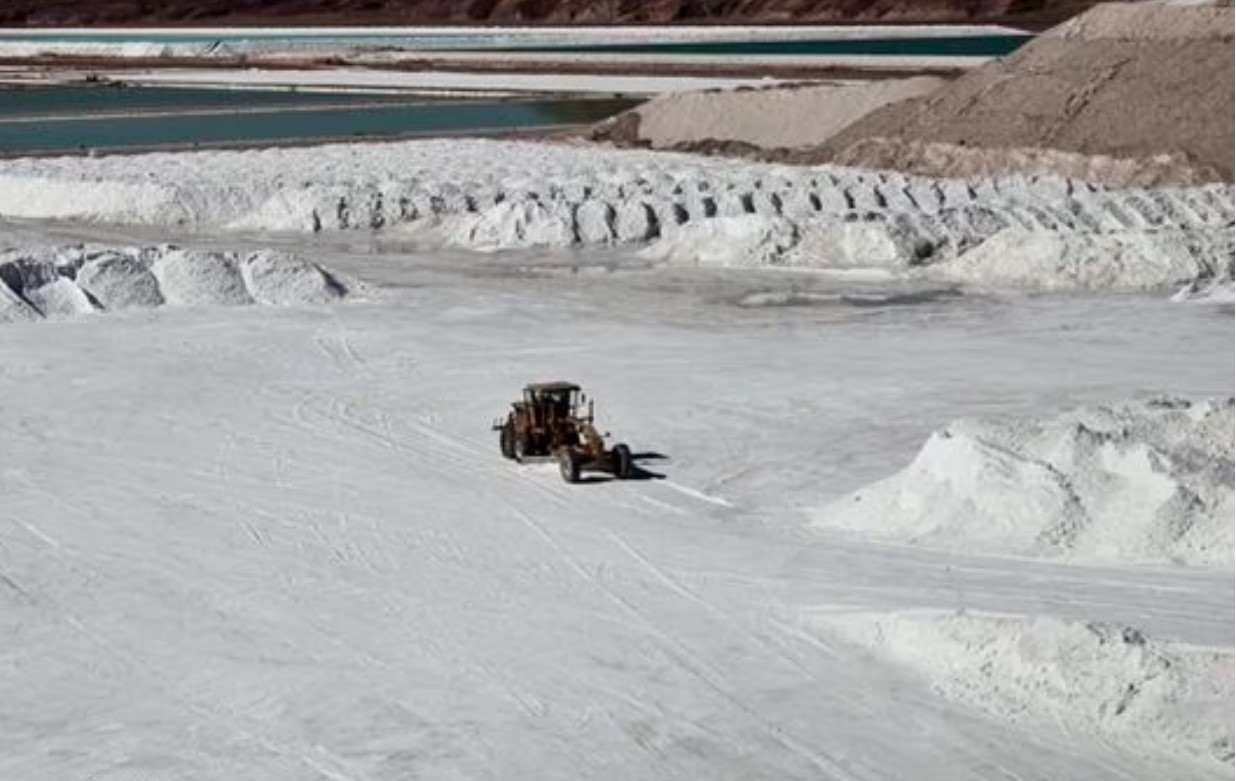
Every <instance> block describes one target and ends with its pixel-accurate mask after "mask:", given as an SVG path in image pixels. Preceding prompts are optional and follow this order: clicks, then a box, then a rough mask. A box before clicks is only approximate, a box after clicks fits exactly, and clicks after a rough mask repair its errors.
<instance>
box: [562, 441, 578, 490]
mask: <svg viewBox="0 0 1236 781" xmlns="http://www.w3.org/2000/svg"><path fill="white" fill-rule="evenodd" d="M558 471H559V472H561V473H562V479H563V480H565V481H567V482H568V483H578V482H579V454H578V453H576V452H575V451H574V450H572V449H571V448H569V447H564V448H562V450H559V451H558Z"/></svg>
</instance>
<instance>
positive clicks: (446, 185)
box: [0, 139, 1236, 303]
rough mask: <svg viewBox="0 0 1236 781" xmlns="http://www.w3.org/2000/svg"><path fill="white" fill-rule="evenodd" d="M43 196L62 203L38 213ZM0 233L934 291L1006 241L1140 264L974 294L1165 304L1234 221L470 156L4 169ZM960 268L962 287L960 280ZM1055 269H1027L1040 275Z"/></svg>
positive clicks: (683, 168) (1136, 193)
mask: <svg viewBox="0 0 1236 781" xmlns="http://www.w3.org/2000/svg"><path fill="white" fill-rule="evenodd" d="M109 183H111V184H115V185H116V186H117V187H120V186H124V187H130V186H131V187H134V188H139V189H141V192H142V194H143V198H144V199H146V200H143V199H136V196H135V197H134V198H132V199H131V198H126V199H124V200H123V202H122V203H121V204H120V205H119V206H118V205H117V203H116V199H115V197H114V192H113V190H110V189H108V187H107V186H105V185H109ZM10 185H11V186H10ZM43 185H46V187H47V188H48V190H47V192H48V193H51V194H53V195H54V196H55V197H44V196H46V193H44V194H43V195H40V194H39V193H38V190H39V187H41V186H43ZM121 207H123V208H121ZM0 214H3V215H9V216H14V217H25V218H36V219H75V220H86V221H104V222H145V223H151V224H167V225H177V226H179V227H181V228H182V229H186V230H189V229H194V230H200V231H214V230H233V229H245V230H301V231H333V230H349V231H387V232H391V231H393V232H400V233H407V234H408V235H409V238H411V239H413V240H423V241H426V242H429V243H445V244H448V245H451V246H458V247H464V248H471V249H480V250H497V249H505V248H526V247H551V248H566V247H576V246H581V245H585V246H595V245H616V244H628V243H645V242H650V241H657V240H660V241H662V242H663V244H662V246H661V247H660V248H658V249H654V250H652V251H651V254H652V255H654V256H658V255H659V256H663V257H664V258H665V259H666V260H667V262H692V263H695V262H701V261H702V262H705V263H710V264H722V263H724V264H726V265H737V266H745V265H747V266H749V265H761V264H767V265H785V266H799V267H809V268H833V267H845V268H850V267H855V266H868V267H878V268H882V269H886V270H887V269H900V270H906V269H909V268H911V267H914V268H916V269H918V270H919V271H917V272H916V273H919V272H921V273H930V272H931V271H932V270H933V269H943V270H944V272H945V273H947V272H948V271H949V269H948V268H945V267H944V266H942V265H941V264H943V263H946V262H948V261H950V260H951V259H953V258H955V257H956V256H957V255H959V254H961V253H965V252H966V251H968V250H971V249H972V248H974V247H976V246H979V245H981V244H982V243H984V242H986V241H988V240H989V239H991V238H992V237H993V236H996V235H997V234H999V233H1000V232H1001V231H1004V230H1015V231H1025V232H1027V233H1033V234H1035V236H1034V237H1033V238H1034V240H1035V241H1038V242H1039V244H1038V246H1040V247H1043V248H1047V250H1050V251H1051V252H1056V251H1059V252H1064V253H1072V254H1074V255H1076V254H1079V253H1081V254H1086V253H1090V254H1095V253H1099V252H1107V251H1109V250H1110V251H1113V252H1117V253H1123V254H1124V255H1130V256H1131V253H1132V254H1137V255H1138V257H1139V258H1140V260H1139V261H1138V262H1137V263H1133V262H1132V261H1131V260H1130V261H1129V262H1123V261H1121V262H1120V263H1115V264H1112V263H1109V264H1108V266H1107V267H1108V268H1109V269H1110V270H1111V273H1109V274H1090V273H1089V271H1090V269H1092V268H1098V266H1097V265H1096V264H1094V263H1087V264H1085V265H1086V267H1087V274H1088V275H1086V276H1083V277H1078V276H1076V275H1073V276H1069V275H1062V274H1057V275H1056V276H1055V277H1054V278H1052V279H1051V280H1049V281H1048V282H1047V283H1046V284H1040V282H1039V280H1037V279H1035V278H1034V277H1033V274H1031V273H1030V272H1029V271H1027V270H1026V269H1025V268H1021V267H1018V266H1017V265H1016V263H1014V264H1013V266H1014V268H1012V269H1011V270H1009V271H1006V272H998V273H997V272H994V271H991V269H992V268H994V266H995V265H996V262H997V261H1000V258H999V253H998V252H997V251H996V248H998V247H1000V246H1002V242H1003V244H1004V245H1008V244H1011V243H1015V241H1013V239H1012V238H1010V237H1016V236H1020V235H1022V234H1014V233H1010V234H1008V235H1007V236H1005V237H1004V238H1002V239H997V240H996V241H995V243H993V244H991V245H990V247H989V251H988V255H989V256H990V257H989V258H988V260H989V261H990V262H988V261H982V262H980V261H981V260H982V258H983V254H982V252H980V254H979V255H976V256H975V257H973V258H971V259H970V260H969V261H967V263H968V264H972V265H973V266H974V269H973V273H975V274H979V276H981V277H983V279H981V280H980V281H983V280H990V279H995V280H996V281H997V282H998V281H999V279H997V278H996V277H992V275H993V274H996V276H997V277H999V275H1000V274H1003V278H1005V280H1006V281H1007V282H1008V283H1010V284H1012V283H1016V284H1031V285H1034V286H1046V287H1070V286H1073V287H1076V286H1083V287H1084V286H1091V287H1098V286H1101V285H1107V284H1110V285H1111V286H1113V287H1123V288H1130V287H1131V288H1137V289H1144V288H1147V287H1154V286H1162V287H1164V288H1170V289H1173V290H1175V289H1176V288H1178V287H1179V286H1180V285H1181V284H1183V283H1186V282H1190V281H1193V280H1189V279H1187V278H1184V279H1182V278H1181V276H1180V274H1178V273H1176V270H1178V268H1183V266H1180V264H1175V265H1172V264H1168V265H1167V266H1165V265H1164V264H1163V263H1162V262H1161V261H1160V260H1159V259H1157V258H1156V257H1155V252H1156V251H1157V250H1158V249H1159V248H1163V249H1164V251H1166V252H1168V253H1169V254H1171V253H1176V254H1171V257H1177V255H1178V250H1179V249H1180V248H1181V247H1184V248H1185V249H1186V250H1187V252H1189V253H1191V254H1192V255H1193V256H1196V257H1195V258H1194V259H1195V260H1197V262H1196V263H1193V266H1195V267H1197V268H1199V269H1203V268H1221V267H1224V266H1227V267H1230V266H1231V262H1230V259H1231V257H1232V253H1233V248H1232V244H1231V242H1230V241H1225V240H1220V239H1216V238H1215V236H1218V235H1219V234H1220V233H1222V232H1230V230H1231V225H1232V222H1233V219H1236V207H1234V205H1233V197H1232V188H1231V187H1230V186H1226V185H1209V186H1204V187H1189V188H1163V189H1156V190H1120V191H1117V190H1108V189H1105V188H1103V187H1099V186H1095V185H1092V184H1089V183H1087V182H1083V181H1078V180H1074V179H1068V178H1064V177H1059V176H1022V175H1010V176H992V177H983V178H972V179H932V178H926V177H919V176H905V175H902V174H897V173H892V172H877V171H867V170H859V169H853V168H842V167H837V166H823V167H815V168H794V167H787V166H772V165H756V164H751V163H745V162H739V161H733V160H718V159H709V158H701V157H693V156H687V155H677V154H671V153H665V152H657V153H651V152H645V151H617V150H603V149H598V148H595V147H581V146H567V145H551V144H529V143H522V142H499V141H493V140H481V139H478V140H451V141H410V142H399V143H392V144H364V145H352V146H346V145H345V146H339V145H327V146H321V147H314V148H311V149H305V148H294V149H268V150H252V151H246V152H200V153H176V154H150V155H133V156H124V157H123V158H121V157H107V156H104V157H99V158H85V159H82V158H71V159H69V158H60V159H57V158H39V159H21V160H7V161H0ZM717 220H721V221H722V222H717V223H716V224H710V223H713V222H714V221H717ZM726 220H728V222H725V221H726ZM694 226H700V227H694ZM771 226H776V227H775V228H774V227H771ZM1143 232H1151V233H1161V234H1162V236H1161V237H1160V238H1155V237H1141V236H1140V235H1139V234H1141V233H1143ZM1173 232H1174V233H1173ZM774 234H775V235H774ZM1039 234H1042V235H1041V236H1040V235H1039ZM1108 234H1114V235H1115V238H1111V237H1109V236H1108ZM1057 236H1058V237H1059V238H1056V237H1057ZM1074 237H1076V238H1074ZM1172 237H1179V239H1180V241H1179V242H1176V240H1175V238H1172ZM693 242H694V243H695V244H696V245H697V246H691V244H692V243H693ZM726 242H733V243H732V245H731V246H726ZM1136 247H1141V248H1142V249H1139V250H1137V252H1134V248H1136ZM1078 248H1080V249H1078ZM1023 254H1024V253H1023ZM1203 256H1204V257H1203ZM1186 260H1187V259H1186ZM176 262H177V261H175V260H174V259H168V260H167V261H166V262H164V263H162V264H159V266H158V268H160V269H161V268H163V267H164V266H168V268H167V269H166V274H168V275H169V276H168V282H167V284H169V285H171V288H173V289H174V291H175V290H180V292H177V293H175V294H176V295H182V296H186V297H188V299H191V300H194V301H196V300H199V299H201V297H202V296H206V299H202V300H207V301H217V302H219V303H223V301H222V300H218V296H223V297H224V298H236V299H243V298H244V297H245V291H244V290H243V289H242V286H241V285H240V283H239V282H238V281H237V279H236V273H235V269H231V270H229V267H228V263H227V262H226V261H223V260H218V259H216V260H215V261H209V262H206V261H202V262H198V261H193V262H190V263H189V265H187V266H186V267H185V268H184V269H183V270H180V269H173V268H171V267H170V266H169V265H168V264H172V265H174V264H175V263H176ZM1000 262H1003V261H1000ZM1019 262H1021V261H1019ZM1079 262H1080V261H1079ZM1182 262H1183V261H1182ZM967 263H963V264H961V265H959V266H956V267H955V268H956V271H955V273H956V274H958V275H961V276H965V274H967V273H971V271H972V270H971V267H970V265H967ZM1023 265H1025V263H1024V262H1023ZM1048 266H1049V262H1048V261H1047V260H1042V261H1041V262H1037V263H1036V264H1033V268H1035V269H1038V270H1040V271H1044V272H1045V273H1047V274H1049V275H1050V274H1051V273H1053V269H1051V268H1049V267H1048ZM927 267H930V268H927ZM153 269H154V267H152V270H153ZM1156 269H1157V270H1158V271H1157V272H1156ZM1165 269H1166V271H1167V272H1168V273H1162V272H1163V271H1164V270H1165ZM182 271H183V273H181V272H182ZM1126 272H1127V274H1128V275H1129V278H1127V279H1126V278H1125V275H1126ZM1152 272H1153V273H1152ZM100 273H101V272H100ZM115 273H118V274H121V275H122V276H123V274H124V273H127V272H124V270H123V269H120V268H117V270H116V272H115ZM160 273H163V272H160ZM1156 273H1158V274H1159V275H1158V276H1156V275H1155V274H1156ZM1201 273H1202V272H1200V271H1199V274H1201ZM186 274H187V275H188V276H185V275H186ZM198 275H214V276H212V277H211V278H209V279H200V280H198V279H197V276H198ZM195 280H197V281H195ZM229 280H230V281H229ZM1018 280H1020V281H1018ZM225 282H226V284H225ZM100 284H102V283H101V282H100ZM160 284H162V283H160ZM126 286H127V283H122V284H121V287H122V288H124V287H126ZM178 286H187V287H184V288H183V290H182V289H181V287H178ZM174 291H173V292H174Z"/></svg>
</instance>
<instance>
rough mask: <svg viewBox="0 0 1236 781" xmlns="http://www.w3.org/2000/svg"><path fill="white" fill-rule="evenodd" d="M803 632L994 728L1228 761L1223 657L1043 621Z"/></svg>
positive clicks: (896, 619) (1225, 652) (946, 618)
mask: <svg viewBox="0 0 1236 781" xmlns="http://www.w3.org/2000/svg"><path fill="white" fill-rule="evenodd" d="M809 621H810V622H811V624H812V625H813V626H814V627H815V628H818V629H819V630H820V631H823V632H824V633H826V634H828V635H830V636H832V637H837V638H839V639H841V640H843V641H846V642H849V643H851V644H854V645H858V646H860V647H862V648H865V649H867V650H869V651H871V652H873V653H874V654H875V655H877V656H879V657H882V658H884V659H886V660H887V661H890V662H893V663H895V664H898V665H902V666H904V667H906V668H907V669H909V670H911V671H913V672H914V673H915V674H917V675H918V676H920V677H921V678H922V679H924V680H925V682H926V683H927V684H928V685H929V686H930V687H931V688H932V689H933V690H934V691H935V692H936V693H937V694H939V695H940V696H942V697H944V698H946V699H949V700H953V701H955V702H960V703H964V704H966V705H969V706H973V707H977V708H979V709H981V710H983V711H985V712H987V713H989V714H991V715H993V716H995V717H997V718H1000V719H1005V720H1008V721H1011V722H1013V723H1017V724H1025V725H1033V726H1037V727H1039V728H1043V729H1064V730H1067V731H1068V732H1070V733H1081V734H1083V735H1095V736H1099V737H1101V738H1103V739H1105V740H1109V741H1112V742H1114V743H1118V744H1121V745H1122V746H1123V747H1124V748H1125V749H1126V750H1133V751H1139V752H1145V753H1147V754H1149V753H1151V752H1163V753H1169V754H1176V755H1179V756H1183V757H1187V758H1189V759H1192V760H1195V761H1200V762H1207V761H1209V762H1225V763H1228V764H1230V763H1231V762H1232V747H1233V714H1232V698H1233V679H1232V652H1231V650H1230V649H1211V648H1199V647H1194V646H1187V645H1182V644H1176V643H1161V642H1156V641H1154V640H1150V639H1147V638H1146V637H1145V636H1144V635H1143V634H1142V633H1141V632H1139V631H1137V630H1136V629H1133V628H1130V627H1120V626H1110V625H1104V624H1097V623H1081V622H1076V621H1064V620H1061V619H1056V618H1047V617H1033V618H1029V617H1021V616H1001V615H991V614H981V613H980V614H975V613H945V612H936V611H912V612H902V613H868V612H830V613H818V614H815V615H813V616H812V617H811V618H810V619H809Z"/></svg>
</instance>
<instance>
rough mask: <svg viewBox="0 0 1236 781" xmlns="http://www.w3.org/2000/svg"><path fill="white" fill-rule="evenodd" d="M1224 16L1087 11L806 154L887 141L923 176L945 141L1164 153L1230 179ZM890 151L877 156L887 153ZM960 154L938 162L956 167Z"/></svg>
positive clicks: (1229, 55) (855, 155)
mask: <svg viewBox="0 0 1236 781" xmlns="http://www.w3.org/2000/svg"><path fill="white" fill-rule="evenodd" d="M1234 21H1236V17H1234V16H1233V12H1232V9H1230V8H1188V7H1180V8H1172V7H1163V6H1121V7H1115V6H1108V7H1102V8H1098V9H1094V10H1093V11H1091V12H1089V13H1088V14H1087V15H1086V16H1084V17H1081V18H1080V19H1078V20H1077V21H1075V22H1071V23H1067V24H1065V25H1062V26H1061V27H1060V28H1057V29H1056V30H1054V31H1053V32H1051V33H1049V34H1046V35H1044V36H1041V37H1040V38H1038V39H1036V40H1035V41H1033V42H1031V43H1030V44H1028V45H1026V46H1024V47H1022V48H1021V49H1020V50H1018V51H1017V52H1016V53H1014V54H1013V55H1011V56H1009V57H1006V58H1003V59H1001V60H998V61H995V62H992V63H990V64H988V65H985V66H983V67H980V68H977V69H975V70H973V71H970V72H968V73H966V74H965V75H963V76H962V77H961V78H959V79H957V80H955V81H953V82H952V83H950V84H949V85H948V86H947V87H945V88H943V89H941V90H939V91H937V92H935V93H932V94H930V95H928V96H925V97H922V98H916V99H913V100H910V101H905V102H903V103H898V104H894V105H891V106H887V107H885V108H882V109H878V110H876V111H874V112H872V113H871V114H868V115H867V116H866V117H864V118H863V119H861V120H859V121H858V122H856V123H854V124H853V125H851V126H849V127H848V128H846V129H845V130H843V131H841V132H840V133H838V134H837V135H835V136H833V137H832V138H830V139H829V140H828V141H827V142H826V143H825V144H824V145H823V146H822V147H821V148H820V149H819V150H817V154H816V157H817V158H818V159H836V158H838V157H845V158H847V159H848V160H849V161H850V162H853V163H863V162H864V156H863V155H862V154H860V153H859V151H861V150H858V149H857V148H856V145H860V144H863V143H864V142H869V140H870V139H872V138H886V139H895V140H898V141H902V142H905V143H904V144H903V146H902V148H901V149H900V150H899V151H897V152H895V153H894V154H893V155H892V157H895V158H896V160H897V162H898V163H899V164H900V167H903V168H909V169H911V170H919V171H923V172H940V171H939V160H940V158H939V156H938V155H936V156H935V157H934V158H933V155H932V154H930V150H931V148H932V145H937V151H938V145H952V146H955V147H963V148H970V149H973V148H980V149H988V150H990V149H1010V148H1019V149H1025V148H1034V149H1052V150H1058V151H1061V152H1070V153H1079V154H1084V155H1105V156H1111V157H1113V158H1123V159H1130V158H1133V159H1136V158H1149V157H1154V156H1158V155H1166V156H1171V157H1175V158H1178V159H1180V160H1182V161H1187V162H1188V163H1189V164H1191V165H1192V166H1193V167H1195V168H1196V169H1197V170H1202V169H1206V170H1210V171H1214V172H1217V174H1218V175H1219V176H1221V177H1222V178H1224V179H1226V180H1231V178H1232V172H1233V145H1234V140H1233V123H1232V116H1233V70H1234V68H1236V60H1234V57H1233V22H1234ZM889 146H890V145H888V144H885V146H884V148H883V149H879V150H875V155H876V156H877V157H879V158H885V159H887V158H889V157H890V149H889ZM892 146H895V144H893V145H892ZM961 157H964V155H953V156H952V158H953V159H952V160H950V161H948V162H947V165H948V166H950V167H952V168H953V169H954V172H955V169H956V165H957V162H958V160H959V159H960V158H961ZM976 159H977V158H976ZM870 162H873V163H874V162H876V161H875V160H874V159H873V160H871V161H870Z"/></svg>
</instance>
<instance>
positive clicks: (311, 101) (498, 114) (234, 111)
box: [0, 87, 637, 155]
mask: <svg viewBox="0 0 1236 781" xmlns="http://www.w3.org/2000/svg"><path fill="white" fill-rule="evenodd" d="M84 89H85V90H87V92H86V93H85V95H83V91H82V90H83V88H78V87H47V88H40V90H9V91H0V154H5V155H14V154H24V153H35V152H41V153H45V152H57V151H75V150H80V149H118V148H124V147H160V146H178V147H184V146H190V147H191V146H193V145H196V144H201V145H220V144H241V143H250V142H262V141H270V142H276V141H307V140H313V139H320V138H348V137H381V136H401V135H416V134H433V133H467V132H494V131H502V130H518V129H520V128H539V127H561V126H566V125H577V124H588V123H592V122H596V121H599V120H601V119H604V118H605V117H608V116H612V115H613V114H616V113H618V112H620V111H624V110H626V109H628V108H630V107H631V106H633V105H635V104H636V102H637V101H633V100H622V99H576V100H518V101H436V102H408V101H409V98H408V97H407V96H404V97H403V100H404V102H402V103H399V102H395V101H393V100H392V99H391V98H390V96H372V95H355V94H351V95H340V94H329V95H323V94H321V93H288V92H284V93H277V92H255V91H243V92H229V91H227V90H162V89H157V88H151V89H149V90H148V89H146V88H127V89H123V90H111V89H108V88H84ZM90 89H95V90H97V94H91V93H90V92H88V90H90ZM55 90H60V91H61V92H62V94H60V95H49V96H45V97H41V98H40V99H39V100H41V101H42V102H44V103H51V104H58V105H59V106H60V108H58V109H56V110H55V111H47V110H46V107H45V106H44V107H43V109H42V110H40V109H39V108H38V107H37V106H35V105H32V104H34V103H36V102H37V101H34V100H33V99H32V96H31V95H30V94H28V93H30V92H35V91H47V92H51V91H55ZM21 93H27V94H25V95H22V96H21V97H20V98H12V100H14V101H15V102H23V103H25V104H26V106H25V108H24V109H23V108H22V107H21V106H18V105H12V104H10V103H9V101H10V99H11V96H14V95H21ZM102 93H107V94H109V95H115V96H116V97H123V98H124V99H126V100H127V101H128V102H127V105H126V104H124V103H122V102H117V103H115V104H113V105H111V106H108V107H107V108H108V109H110V110H111V111H112V112H115V113H108V114H104V115H98V109H99V106H98V104H97V101H98V97H97V95H98V94H102ZM210 93H214V94H210ZM87 96H88V97H87ZM288 96H291V97H294V98H296V99H298V100H299V102H291V103H287V104H280V103H277V102H276V103H275V104H271V103H269V102H264V101H280V100H285V101H286V100H288ZM186 98H192V99H194V100H197V101H203V102H201V103H196V104H194V105H188V104H186V103H185V102H183V99H186ZM229 98H230V99H232V100H237V99H241V98H243V99H246V100H247V101H248V102H247V103H233V104H231V105H225V106H222V107H219V106H214V105H209V103H208V101H210V100H226V99H229ZM300 99H305V100H300ZM323 99H329V102H330V105H322V104H321V101H322V100H323ZM73 100H77V101H82V104H79V106H78V110H77V111H74V112H72V113H66V111H65V110H64V103H65V101H73ZM138 102H141V103H143V105H141V106H138V105H136V104H137V103H138ZM85 104H89V105H90V106H91V107H93V108H94V109H95V113H96V115H95V116H91V115H90V113H89V112H88V111H83V110H82V107H83V105H85ZM135 109H140V110H144V111H146V112H147V113H134V114H131V115H128V116H123V115H120V114H123V113H124V112H126V111H132V110H135Z"/></svg>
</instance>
